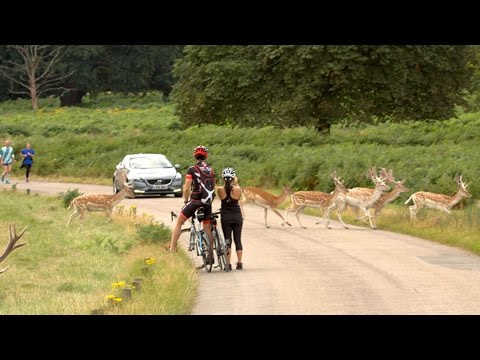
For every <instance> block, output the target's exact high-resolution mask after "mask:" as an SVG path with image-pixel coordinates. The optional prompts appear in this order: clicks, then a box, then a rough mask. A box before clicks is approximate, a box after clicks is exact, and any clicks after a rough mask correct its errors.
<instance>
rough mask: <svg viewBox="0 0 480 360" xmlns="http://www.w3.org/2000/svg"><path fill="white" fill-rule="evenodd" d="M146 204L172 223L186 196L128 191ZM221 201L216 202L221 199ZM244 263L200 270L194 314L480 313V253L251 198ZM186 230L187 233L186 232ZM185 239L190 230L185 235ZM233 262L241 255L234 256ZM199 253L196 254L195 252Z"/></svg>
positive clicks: (103, 189) (59, 187)
mask: <svg viewBox="0 0 480 360" xmlns="http://www.w3.org/2000/svg"><path fill="white" fill-rule="evenodd" d="M26 188H30V189H31V191H32V193H35V192H38V193H50V194H56V193H59V192H63V191H67V190H68V189H74V188H79V190H80V191H81V192H99V193H111V187H109V186H96V185H83V184H64V183H47V182H35V181H32V182H30V183H28V184H26V183H20V184H18V185H17V189H18V190H19V191H25V189H26ZM122 204H124V205H125V206H126V207H129V206H131V205H136V206H137V208H138V211H139V213H142V212H145V213H148V214H151V215H154V216H155V218H156V219H158V220H160V221H163V222H164V223H165V224H167V225H171V222H170V211H172V210H174V211H176V212H178V210H179V209H180V206H181V204H182V200H181V199H176V198H173V197H172V198H170V197H162V198H148V199H125V200H124V201H123V202H122ZM219 205H220V204H219V203H218V202H216V203H215V204H214V210H216V209H218V208H219ZM245 211H246V215H247V217H246V219H245V222H244V228H243V243H244V264H245V265H244V267H245V268H244V270H241V271H240V270H233V271H232V272H229V273H223V272H220V271H218V270H217V269H213V270H212V272H211V273H207V272H206V271H205V270H202V271H200V272H199V277H200V293H199V297H198V301H197V304H196V305H195V307H194V310H193V313H194V314H262V315H264V314H480V258H479V257H478V256H475V255H472V254H470V253H468V252H465V251H463V250H459V249H455V248H451V247H448V246H444V245H439V244H435V243H433V242H429V241H425V240H421V239H418V238H414V237H411V236H406V235H399V234H394V233H390V232H386V231H381V230H375V231H374V230H370V229H366V228H359V227H355V226H351V228H350V229H349V230H346V229H343V227H342V226H341V225H340V223H338V222H336V221H332V223H331V225H332V227H333V229H331V230H326V229H325V227H324V225H323V224H321V225H315V218H313V217H310V216H305V215H303V216H302V221H303V222H304V224H305V225H306V226H307V229H301V228H300V227H299V226H298V224H297V223H296V220H295V219H294V218H292V219H291V220H293V221H292V222H291V223H292V225H293V226H292V227H286V228H284V227H282V226H280V222H281V220H280V218H278V217H277V216H276V215H275V214H273V213H271V212H269V214H268V220H269V224H270V225H271V228H270V229H266V228H265V227H264V224H263V209H261V208H259V207H256V206H254V205H247V206H246V207H245ZM183 237H185V238H183ZM181 240H182V242H186V241H187V239H186V235H183V236H182V238H181ZM233 260H234V261H233V263H235V260H236V259H235V255H233ZM194 261H197V259H196V257H195V259H194Z"/></svg>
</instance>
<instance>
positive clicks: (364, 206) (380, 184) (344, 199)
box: [327, 167, 389, 229]
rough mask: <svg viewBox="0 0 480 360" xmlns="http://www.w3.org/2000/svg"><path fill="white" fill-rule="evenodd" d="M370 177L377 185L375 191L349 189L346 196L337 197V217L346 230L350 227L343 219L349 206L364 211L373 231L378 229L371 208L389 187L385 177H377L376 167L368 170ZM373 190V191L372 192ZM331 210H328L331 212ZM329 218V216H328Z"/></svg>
mask: <svg viewBox="0 0 480 360" xmlns="http://www.w3.org/2000/svg"><path fill="white" fill-rule="evenodd" d="M368 177H369V178H370V179H371V180H372V181H373V183H374V184H375V189H364V190H363V191H361V190H359V189H362V188H356V189H357V190H354V189H348V192H347V193H346V194H342V195H340V196H338V197H337V201H336V205H337V216H338V220H340V222H341V223H342V224H343V227H344V228H345V229H348V227H347V226H346V225H345V223H344V222H343V219H342V212H343V211H344V210H345V207H346V206H347V205H348V206H350V207H351V208H358V209H360V210H363V212H364V214H365V217H368V220H369V222H370V227H371V228H372V229H376V228H377V226H376V225H375V224H374V223H373V221H372V217H371V216H370V210H369V209H370V208H371V207H372V206H373V204H374V203H375V202H376V201H377V200H378V199H379V198H380V196H381V195H382V192H384V191H387V190H389V187H388V186H387V185H386V184H385V180H386V178H385V177H383V176H382V177H379V176H378V175H377V170H376V169H375V167H371V168H370V169H369V170H368ZM371 190H373V191H371ZM329 211H330V209H327V212H329ZM327 216H328V214H327Z"/></svg>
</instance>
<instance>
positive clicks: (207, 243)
mask: <svg viewBox="0 0 480 360" xmlns="http://www.w3.org/2000/svg"><path fill="white" fill-rule="evenodd" d="M199 235H200V236H201V237H202V259H203V265H205V270H207V272H211V271H212V266H213V264H207V258H208V253H209V249H210V241H208V237H207V236H206V235H205V233H204V232H203V231H201V232H200V234H199Z"/></svg>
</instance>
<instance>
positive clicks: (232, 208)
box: [220, 194, 241, 214]
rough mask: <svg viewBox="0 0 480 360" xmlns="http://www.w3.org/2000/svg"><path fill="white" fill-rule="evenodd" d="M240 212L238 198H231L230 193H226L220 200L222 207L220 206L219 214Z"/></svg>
mask: <svg viewBox="0 0 480 360" xmlns="http://www.w3.org/2000/svg"><path fill="white" fill-rule="evenodd" d="M231 213H241V211H240V206H239V205H238V200H235V199H232V197H231V196H230V194H227V196H226V197H225V199H223V200H222V207H221V208H220V214H231Z"/></svg>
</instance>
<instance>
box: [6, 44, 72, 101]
mask: <svg viewBox="0 0 480 360" xmlns="http://www.w3.org/2000/svg"><path fill="white" fill-rule="evenodd" d="M10 48H13V49H15V50H16V52H17V55H18V56H16V57H15V56H13V57H12V58H11V59H7V60H4V61H3V64H1V65H0V74H2V75H3V76H4V77H6V78H7V79H9V80H10V81H12V82H14V83H16V84H17V85H20V87H21V88H24V89H26V90H11V91H12V92H13V93H16V94H28V95H29V96H30V98H31V99H32V108H33V110H38V98H39V97H40V96H41V95H42V94H43V93H46V92H49V91H58V90H60V89H61V90H64V91H68V89H66V88H64V87H63V86H61V84H62V83H63V81H64V80H65V79H66V78H68V77H69V76H70V75H72V72H58V71H57V70H58V69H57V68H56V65H57V63H58V62H59V61H60V59H61V56H62V52H61V50H62V47H59V46H51V45H11V46H10Z"/></svg>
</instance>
